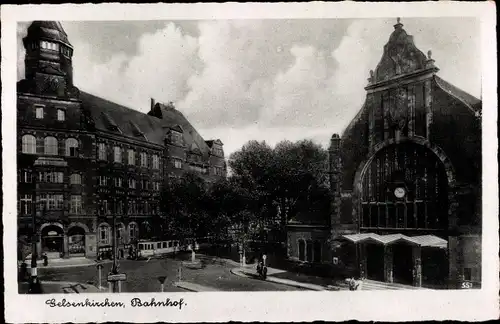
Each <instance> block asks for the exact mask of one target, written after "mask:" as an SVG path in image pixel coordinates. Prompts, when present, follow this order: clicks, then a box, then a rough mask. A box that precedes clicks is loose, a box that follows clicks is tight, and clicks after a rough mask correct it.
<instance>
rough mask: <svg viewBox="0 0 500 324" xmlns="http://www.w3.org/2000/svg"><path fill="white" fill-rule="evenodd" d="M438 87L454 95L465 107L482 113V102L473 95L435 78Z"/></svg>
mask: <svg viewBox="0 0 500 324" xmlns="http://www.w3.org/2000/svg"><path fill="white" fill-rule="evenodd" d="M435 79H436V83H437V85H438V86H439V87H440V88H441V89H442V90H443V91H444V92H446V93H448V94H450V95H452V96H453V97H455V98H457V99H458V100H460V101H462V102H463V103H464V104H465V105H467V106H468V107H469V108H470V109H471V110H472V111H474V112H477V111H481V100H479V99H478V98H476V97H474V96H473V95H471V94H468V93H467V92H465V91H463V90H462V89H460V88H457V87H456V86H454V85H453V84H451V83H449V82H447V81H445V80H443V79H442V78H440V77H438V76H437V75H436V76H435Z"/></svg>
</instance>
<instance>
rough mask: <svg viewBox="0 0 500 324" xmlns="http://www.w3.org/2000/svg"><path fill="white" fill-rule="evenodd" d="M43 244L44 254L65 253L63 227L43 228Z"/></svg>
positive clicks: (51, 226)
mask: <svg viewBox="0 0 500 324" xmlns="http://www.w3.org/2000/svg"><path fill="white" fill-rule="evenodd" d="M41 243H42V252H43V253H63V250H64V231H63V229H62V227H61V226H58V225H53V224H50V225H47V226H44V227H42V229H41Z"/></svg>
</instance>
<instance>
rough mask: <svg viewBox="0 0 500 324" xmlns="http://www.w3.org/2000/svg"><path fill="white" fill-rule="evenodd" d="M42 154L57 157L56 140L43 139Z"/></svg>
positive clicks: (50, 138)
mask: <svg viewBox="0 0 500 324" xmlns="http://www.w3.org/2000/svg"><path fill="white" fill-rule="evenodd" d="M44 152H45V154H46V155H57V139H56V138H55V137H52V136H48V137H45V139H44Z"/></svg>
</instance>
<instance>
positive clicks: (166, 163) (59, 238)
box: [17, 21, 226, 257]
mask: <svg viewBox="0 0 500 324" xmlns="http://www.w3.org/2000/svg"><path fill="white" fill-rule="evenodd" d="M23 43H24V47H25V48H26V58H25V65H26V76H25V79H23V80H22V81H20V82H19V83H18V89H17V126H18V134H17V145H18V148H19V150H18V152H19V153H18V156H17V162H18V196H19V201H18V206H19V208H18V210H19V215H18V228H19V237H20V241H23V242H26V240H23V239H22V238H23V237H29V236H31V235H32V233H33V231H34V230H35V232H36V235H37V236H38V237H39V240H38V242H39V243H38V249H37V250H38V251H46V252H51V251H52V252H55V253H59V254H62V255H63V256H65V257H67V256H75V255H80V256H82V255H84V256H87V257H95V256H96V254H97V253H99V252H106V251H109V250H111V242H112V241H111V237H112V232H113V231H112V230H111V229H112V226H113V225H112V224H113V223H115V226H116V228H117V231H116V232H117V243H118V246H119V249H120V250H119V252H120V253H121V254H122V255H123V254H125V253H126V252H125V251H126V250H127V248H128V246H129V245H130V244H131V243H133V242H135V241H136V240H137V239H140V238H142V237H144V238H148V237H151V236H153V235H156V234H158V231H160V232H161V231H162V228H161V227H159V226H158V225H157V224H161V222H158V221H159V220H161V218H162V217H165V215H161V214H160V212H159V199H160V191H161V187H162V185H163V184H164V182H165V181H171V180H172V179H175V178H178V177H180V176H181V175H182V174H183V173H184V172H186V171H193V172H197V173H198V174H199V175H200V176H201V177H202V178H203V179H205V180H206V181H207V182H213V181H215V180H216V179H218V178H222V177H225V176H226V163H225V159H224V152H223V144H222V142H221V141H220V140H211V141H205V140H204V139H203V138H202V137H201V136H200V135H199V134H198V132H197V131H196V129H194V127H193V126H192V125H191V124H190V123H189V121H188V120H187V119H186V118H185V117H184V116H183V115H182V113H181V112H179V111H178V110H176V109H175V107H174V106H173V104H166V105H165V104H162V103H156V102H154V100H151V110H150V112H149V113H148V114H143V113H140V112H138V111H136V110H132V109H130V108H127V107H123V106H120V105H118V104H115V103H113V102H110V101H108V100H105V99H102V98H99V97H96V96H94V95H92V94H88V93H85V92H81V91H79V89H78V88H77V87H75V86H74V85H73V72H72V55H73V47H72V45H71V44H70V42H69V40H68V36H67V35H66V33H65V32H64V30H63V28H62V26H61V24H60V23H58V22H47V21H35V22H33V23H32V24H31V26H30V27H29V28H28V34H27V36H26V37H25V38H24V40H23ZM34 219H35V220H36V221H35V222H33V220H34ZM33 226H34V228H33Z"/></svg>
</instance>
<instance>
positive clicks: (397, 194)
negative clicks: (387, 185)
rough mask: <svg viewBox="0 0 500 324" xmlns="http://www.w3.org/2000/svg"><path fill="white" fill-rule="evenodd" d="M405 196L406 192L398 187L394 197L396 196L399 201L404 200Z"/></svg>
mask: <svg viewBox="0 0 500 324" xmlns="http://www.w3.org/2000/svg"><path fill="white" fill-rule="evenodd" d="M405 194H406V190H405V188H403V187H397V188H396V189H394V196H396V198H398V199H401V198H403V197H404V196H405Z"/></svg>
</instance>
